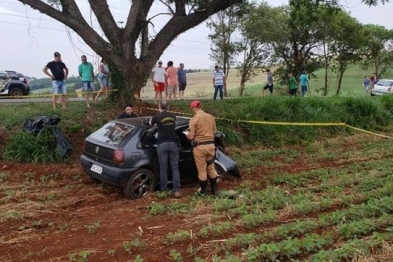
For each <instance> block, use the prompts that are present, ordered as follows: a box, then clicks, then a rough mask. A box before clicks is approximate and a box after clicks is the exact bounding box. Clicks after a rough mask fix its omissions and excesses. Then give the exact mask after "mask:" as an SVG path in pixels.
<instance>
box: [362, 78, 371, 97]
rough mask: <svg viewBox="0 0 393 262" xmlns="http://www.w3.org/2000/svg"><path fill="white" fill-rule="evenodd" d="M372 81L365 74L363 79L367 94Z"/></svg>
mask: <svg viewBox="0 0 393 262" xmlns="http://www.w3.org/2000/svg"><path fill="white" fill-rule="evenodd" d="M370 82H371V80H370V79H369V78H368V77H367V76H365V77H364V80H363V88H364V91H365V92H366V95H367V93H368V88H369V87H370Z"/></svg>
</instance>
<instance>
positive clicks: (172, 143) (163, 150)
mask: <svg viewBox="0 0 393 262" xmlns="http://www.w3.org/2000/svg"><path fill="white" fill-rule="evenodd" d="M158 110H159V111H160V114H158V115H156V116H153V117H152V118H151V119H150V125H154V124H157V127H158V137H157V140H158V141H157V155H158V163H159V165H160V188H161V190H162V191H166V190H168V189H167V186H168V160H169V164H170V166H171V170H172V184H173V189H174V191H175V197H176V198H179V197H180V196H181V195H180V192H179V190H180V174H179V137H178V136H177V135H176V132H175V125H176V116H175V115H173V114H171V113H169V112H168V111H167V110H168V101H166V100H161V101H160V102H159V104H158Z"/></svg>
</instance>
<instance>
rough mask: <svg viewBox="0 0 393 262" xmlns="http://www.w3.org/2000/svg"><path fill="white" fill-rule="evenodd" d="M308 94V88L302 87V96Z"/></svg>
mask: <svg viewBox="0 0 393 262" xmlns="http://www.w3.org/2000/svg"><path fill="white" fill-rule="evenodd" d="M306 93H307V86H302V96H305V95H306Z"/></svg>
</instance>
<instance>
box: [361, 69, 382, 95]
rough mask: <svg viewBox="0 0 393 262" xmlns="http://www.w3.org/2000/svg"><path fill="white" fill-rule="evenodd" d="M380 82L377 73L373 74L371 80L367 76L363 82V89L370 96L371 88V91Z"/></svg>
mask: <svg viewBox="0 0 393 262" xmlns="http://www.w3.org/2000/svg"><path fill="white" fill-rule="evenodd" d="M377 82H378V77H377V74H376V73H373V74H372V75H371V77H370V78H368V77H367V76H365V77H364V80H363V88H364V91H365V92H366V94H368V89H369V88H370V87H371V89H373V88H374V85H375V84H376V83H377Z"/></svg>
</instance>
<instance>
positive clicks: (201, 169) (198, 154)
mask: <svg viewBox="0 0 393 262" xmlns="http://www.w3.org/2000/svg"><path fill="white" fill-rule="evenodd" d="M190 108H191V110H192V111H193V113H194V117H193V118H191V120H190V123H189V132H188V133H187V134H186V136H187V139H189V140H192V141H193V143H192V144H193V146H194V148H193V150H192V153H193V155H194V159H195V164H196V167H197V169H198V179H199V186H200V191H199V194H200V195H201V196H206V195H207V191H206V190H207V179H208V178H209V182H210V187H211V193H212V194H213V195H215V196H217V195H218V189H217V171H216V169H215V167H214V159H215V156H216V146H215V144H214V134H215V132H216V131H217V126H216V120H215V119H214V117H213V116H212V115H210V114H208V113H205V112H204V111H203V110H202V104H201V102H200V101H198V100H195V101H192V102H191V104H190Z"/></svg>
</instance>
